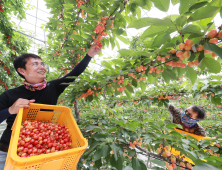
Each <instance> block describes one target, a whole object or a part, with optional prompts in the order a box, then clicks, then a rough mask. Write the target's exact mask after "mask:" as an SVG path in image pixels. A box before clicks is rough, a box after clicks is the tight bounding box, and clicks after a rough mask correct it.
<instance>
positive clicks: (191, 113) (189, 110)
mask: <svg viewBox="0 0 222 170" xmlns="http://www.w3.org/2000/svg"><path fill="white" fill-rule="evenodd" d="M185 113H186V115H188V116H189V117H190V118H192V119H196V120H198V118H197V117H198V113H197V112H194V111H193V109H192V108H191V107H188V108H187V109H186V111H185Z"/></svg>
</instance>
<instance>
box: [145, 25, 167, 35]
mask: <svg viewBox="0 0 222 170" xmlns="http://www.w3.org/2000/svg"><path fill="white" fill-rule="evenodd" d="M165 31H166V27H163V26H155V25H151V26H150V27H149V28H147V29H146V30H145V31H144V32H143V34H142V35H141V38H146V37H153V36H155V35H157V34H159V33H163V32H165Z"/></svg>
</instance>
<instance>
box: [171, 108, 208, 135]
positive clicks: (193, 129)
mask: <svg viewBox="0 0 222 170" xmlns="http://www.w3.org/2000/svg"><path fill="white" fill-rule="evenodd" d="M168 110H169V113H170V117H171V122H172V123H175V124H180V125H181V126H182V127H183V130H184V131H186V132H190V133H193V134H196V135H200V136H204V137H205V136H206V133H205V130H204V129H203V127H202V126H201V125H200V124H199V123H198V122H199V121H202V120H203V119H204V118H205V116H206V113H205V110H204V108H202V107H201V106H199V105H191V106H189V107H188V108H186V109H185V110H184V111H183V112H181V111H180V110H179V109H178V108H176V107H175V106H173V105H171V104H168Z"/></svg>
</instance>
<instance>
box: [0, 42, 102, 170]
mask: <svg viewBox="0 0 222 170" xmlns="http://www.w3.org/2000/svg"><path fill="white" fill-rule="evenodd" d="M100 50H101V48H100V47H99V48H98V47H96V44H94V45H92V46H91V47H90V49H89V51H88V53H87V54H86V56H85V57H84V59H83V60H82V61H81V62H80V63H79V64H78V65H77V66H76V67H75V68H74V69H73V70H72V71H71V72H70V73H68V74H67V75H66V76H64V77H62V78H61V79H56V80H52V81H49V82H46V79H45V78H46V71H47V70H46V67H45V65H44V63H43V62H42V60H41V58H40V57H39V56H37V55H35V54H29V53H28V54H27V53H26V54H23V55H21V56H19V57H17V58H16V59H15V60H14V63H13V64H14V67H15V69H16V71H17V73H18V74H19V75H20V76H21V77H22V78H24V79H25V81H24V85H22V86H19V87H17V88H14V89H10V90H7V91H5V92H4V93H3V94H1V95H0V123H1V122H3V121H4V120H6V123H7V128H6V129H5V130H4V132H3V134H2V137H1V139H0V170H1V168H2V167H1V166H3V168H4V164H2V163H1V162H4V160H3V157H4V156H5V158H6V155H7V151H8V147H9V142H10V138H11V132H12V131H11V127H12V125H13V122H14V120H15V117H16V115H17V113H18V111H19V109H20V108H28V107H29V106H30V103H33V102H36V103H41V104H49V105H56V103H57V100H58V97H59V95H60V94H61V93H62V92H63V91H64V90H65V88H66V87H68V85H64V84H61V83H69V82H73V81H74V80H75V79H74V78H66V77H68V76H79V75H80V74H81V73H82V72H83V71H84V70H85V68H86V67H87V66H88V64H89V62H90V60H91V58H92V57H93V56H94V55H96V54H98V52H99V51H100Z"/></svg>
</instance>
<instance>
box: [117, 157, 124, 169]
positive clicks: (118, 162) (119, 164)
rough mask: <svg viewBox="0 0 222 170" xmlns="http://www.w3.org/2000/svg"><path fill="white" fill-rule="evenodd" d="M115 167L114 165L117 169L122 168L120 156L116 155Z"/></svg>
mask: <svg viewBox="0 0 222 170" xmlns="http://www.w3.org/2000/svg"><path fill="white" fill-rule="evenodd" d="M115 167H116V169H117V170H122V169H123V161H122V157H121V156H119V157H118V160H117V163H116V166H115Z"/></svg>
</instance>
